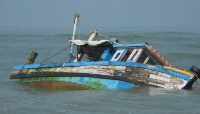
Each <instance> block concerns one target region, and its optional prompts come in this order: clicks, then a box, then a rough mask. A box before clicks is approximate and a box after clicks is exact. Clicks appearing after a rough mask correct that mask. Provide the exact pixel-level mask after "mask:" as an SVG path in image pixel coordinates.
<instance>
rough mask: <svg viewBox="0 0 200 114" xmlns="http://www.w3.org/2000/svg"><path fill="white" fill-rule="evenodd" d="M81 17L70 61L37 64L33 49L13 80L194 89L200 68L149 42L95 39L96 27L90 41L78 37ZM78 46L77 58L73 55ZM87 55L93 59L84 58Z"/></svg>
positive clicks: (52, 85)
mask: <svg viewBox="0 0 200 114" xmlns="http://www.w3.org/2000/svg"><path fill="white" fill-rule="evenodd" d="M79 19H82V18H80V15H79V14H78V13H76V14H75V19H74V30H73V35H72V38H71V39H70V40H69V42H70V43H71V45H70V47H71V50H70V57H69V62H65V63H59V64H33V63H34V60H35V58H36V57H37V53H36V52H34V51H33V52H32V53H31V55H30V57H29V58H28V60H27V61H26V62H25V64H24V65H18V66H15V67H14V68H13V71H12V74H11V76H10V79H11V80H12V81H16V82H25V83H28V84H31V85H33V86H39V87H40V86H41V87H46V88H49V89H65V90H90V89H95V90H126V89H131V88H133V87H134V86H138V85H139V86H155V87H163V88H167V89H191V88H192V85H193V83H194V82H195V81H196V80H197V79H199V77H200V69H199V68H197V67H195V66H192V67H191V68H190V70H184V69H181V68H176V67H174V66H173V65H172V64H171V63H170V62H169V61H168V60H167V59H166V58H165V57H164V56H163V55H162V54H161V53H160V52H158V51H157V50H156V49H155V48H154V47H153V46H152V45H151V44H149V43H141V44H121V43H120V42H119V41H118V40H117V39H116V38H111V39H110V40H94V39H95V38H96V37H97V36H98V32H97V31H96V30H93V31H91V34H90V37H89V39H88V40H87V41H84V40H76V39H75V33H76V26H77V21H78V20H79ZM74 45H76V46H77V52H76V57H74V56H72V52H73V47H74ZM83 55H87V56H88V60H89V61H84V60H83V59H82V57H83Z"/></svg>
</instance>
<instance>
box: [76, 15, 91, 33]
mask: <svg viewBox="0 0 200 114" xmlns="http://www.w3.org/2000/svg"><path fill="white" fill-rule="evenodd" d="M79 19H80V20H81V21H82V22H83V24H84V25H85V26H86V27H87V28H88V29H89V30H90V32H92V31H93V30H92V29H91V28H90V27H89V26H88V24H87V23H86V22H85V21H84V20H83V19H82V18H81V17H79Z"/></svg>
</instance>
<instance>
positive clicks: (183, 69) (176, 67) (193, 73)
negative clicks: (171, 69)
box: [176, 66, 200, 80]
mask: <svg viewBox="0 0 200 114" xmlns="http://www.w3.org/2000/svg"><path fill="white" fill-rule="evenodd" d="M176 68H178V69H180V70H183V71H186V72H189V73H191V74H193V75H194V76H196V77H197V79H199V80H200V78H199V77H198V76H197V75H196V74H195V73H193V72H191V71H189V70H187V69H183V68H181V67H179V66H176Z"/></svg>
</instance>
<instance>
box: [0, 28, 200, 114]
mask: <svg viewBox="0 0 200 114" xmlns="http://www.w3.org/2000/svg"><path fill="white" fill-rule="evenodd" d="M104 35H107V36H110V37H116V38H118V39H119V40H120V41H123V42H128V43H144V42H148V43H150V44H152V45H153V46H154V47H155V48H156V49H157V50H159V51H160V52H161V53H162V54H163V55H164V56H165V57H166V58H167V59H168V60H169V61H170V62H171V63H173V64H175V65H178V66H180V67H183V68H186V69H189V68H190V67H191V66H192V65H195V66H197V67H200V44H199V43H200V33H196V32H176V31H172V32H109V33H104ZM70 37H71V35H70V34H69V35H66V34H64V35H57V34H46V33H44V34H41V33H40V34H36V33H22V32H20V33H18V32H11V33H10V32H6V33H0V113H1V114H4V113H6V114H7V113H8V114H9V113H10V114H11V113H12V114H13V113H18V114H23V113H24V114H27V113H33V114H35V113H48V114H55V113H72V114H73V113H74V114H77V113H83V114H88V113H91V114H93V113H117V114H132V113H134V114H137V113H147V114H155V113H162V114H163V113H179V114H182V113H196V114H197V113H200V111H199V102H200V98H199V96H200V95H199V94H200V88H199V86H198V85H197V84H194V88H193V89H192V90H166V89H163V88H155V87H140V86H138V87H135V88H134V89H132V90H126V91H99V90H98V91H97V90H92V91H91V90H85V91H57V90H46V89H42V88H34V87H31V86H29V85H26V84H23V83H16V82H11V81H10V79H9V77H10V73H11V71H12V68H13V67H14V66H16V65H20V64H23V63H24V62H25V60H26V59H27V58H28V56H29V54H30V53H31V51H32V50H35V51H37V52H38V53H39V55H38V58H37V59H36V61H35V63H41V62H42V60H43V59H44V58H45V56H46V54H47V53H48V52H49V50H51V47H53V49H52V50H51V51H50V53H49V54H48V56H47V57H46V59H48V58H51V56H52V55H54V54H55V53H57V52H59V51H60V50H62V49H63V48H65V47H67V46H68V45H69V43H68V39H69V38H70ZM100 39H101V38H100ZM68 52H69V49H67V50H64V51H62V52H61V53H60V54H58V55H57V56H55V58H52V59H50V60H49V61H47V63H63V62H67V61H68ZM198 83H199V84H200V81H198Z"/></svg>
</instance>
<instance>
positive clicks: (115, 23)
mask: <svg viewBox="0 0 200 114" xmlns="http://www.w3.org/2000/svg"><path fill="white" fill-rule="evenodd" d="M75 11H77V12H79V13H80V15H81V17H82V18H83V19H84V20H85V21H86V22H87V23H88V24H89V25H90V26H92V27H93V28H95V29H96V28H100V29H101V28H104V29H105V28H110V29H118V30H119V29H124V30H126V29H127V30H131V29H133V30H134V29H137V28H146V29H148V28H149V29H151V28H159V29H162V28H178V29H179V28H180V29H185V28H188V29H190V28H200V0H0V31H1V30H5V29H6V30H10V29H19V30H20V29H22V30H26V29H30V30H32V29H33V30H34V29H35V30H37V29H43V28H45V29H50V28H63V27H64V26H65V25H66V24H67V23H68V22H69V21H70V20H72V17H73V15H74V13H75Z"/></svg>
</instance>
